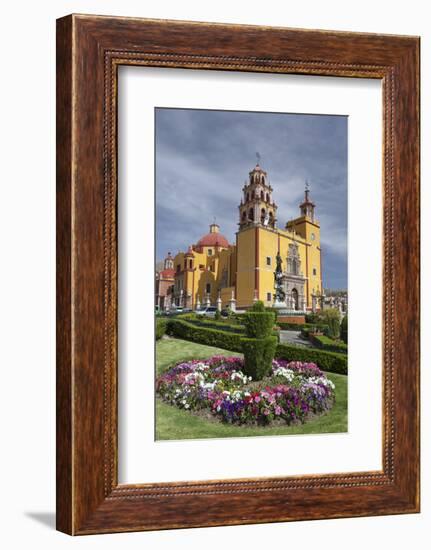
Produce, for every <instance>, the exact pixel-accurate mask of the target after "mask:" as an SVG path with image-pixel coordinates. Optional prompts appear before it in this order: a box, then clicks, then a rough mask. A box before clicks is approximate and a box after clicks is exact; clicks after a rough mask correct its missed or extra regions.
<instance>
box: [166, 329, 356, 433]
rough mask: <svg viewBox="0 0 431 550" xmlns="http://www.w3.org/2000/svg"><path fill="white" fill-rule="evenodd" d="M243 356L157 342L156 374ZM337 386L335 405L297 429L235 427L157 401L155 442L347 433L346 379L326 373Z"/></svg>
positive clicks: (174, 342)
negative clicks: (186, 363) (188, 362)
mask: <svg viewBox="0 0 431 550" xmlns="http://www.w3.org/2000/svg"><path fill="white" fill-rule="evenodd" d="M218 354H220V355H240V354H239V353H234V352H231V351H226V350H223V349H220V348H213V347H210V346H203V345H201V344H196V343H194V342H187V341H185V340H179V339H175V338H169V339H162V340H159V341H158V342H157V343H156V363H157V374H160V373H162V372H164V371H165V370H167V368H168V367H169V366H171V365H172V364H174V363H177V362H179V361H185V360H188V359H204V358H207V357H211V356H212V355H218ZM326 374H327V376H328V378H330V379H331V380H332V381H333V382H334V384H335V391H336V394H335V395H336V403H335V405H334V407H333V408H332V409H331V411H329V412H328V413H327V414H325V415H322V416H320V417H318V418H316V419H315V420H310V421H309V422H306V423H305V424H301V425H298V426H287V425H286V426H276V427H265V426H232V425H228V424H222V423H221V422H220V421H218V420H214V421H209V420H206V419H204V418H201V417H198V416H194V415H193V414H191V413H189V412H188V411H185V410H182V409H178V408H176V407H175V406H172V405H168V404H166V403H163V401H161V400H160V399H156V439H158V440H160V439H204V438H215V437H246V436H257V435H295V434H310V433H316V434H318V433H339V432H346V431H347V376H344V375H342V374H332V373H326Z"/></svg>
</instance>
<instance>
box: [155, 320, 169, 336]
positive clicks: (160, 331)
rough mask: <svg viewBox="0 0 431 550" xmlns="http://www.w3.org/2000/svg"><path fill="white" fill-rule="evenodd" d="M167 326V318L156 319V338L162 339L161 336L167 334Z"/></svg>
mask: <svg viewBox="0 0 431 550" xmlns="http://www.w3.org/2000/svg"><path fill="white" fill-rule="evenodd" d="M166 327H167V321H166V319H156V340H160V338H161V337H162V336H163V335H164V334H165V332H166Z"/></svg>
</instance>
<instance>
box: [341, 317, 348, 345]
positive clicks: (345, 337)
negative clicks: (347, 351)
mask: <svg viewBox="0 0 431 550" xmlns="http://www.w3.org/2000/svg"><path fill="white" fill-rule="evenodd" d="M347 324H348V321H347V315H345V316H344V317H343V320H342V321H341V327H340V338H341V340H343V342H344V343H345V344H347V340H348V326H347Z"/></svg>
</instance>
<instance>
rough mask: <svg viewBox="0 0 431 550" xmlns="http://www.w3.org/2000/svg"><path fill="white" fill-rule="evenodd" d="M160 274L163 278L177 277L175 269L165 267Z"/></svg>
mask: <svg viewBox="0 0 431 550" xmlns="http://www.w3.org/2000/svg"><path fill="white" fill-rule="evenodd" d="M159 276H160V277H162V278H163V279H173V278H174V277H175V270H174V269H163V270H162V271H160V273H159Z"/></svg>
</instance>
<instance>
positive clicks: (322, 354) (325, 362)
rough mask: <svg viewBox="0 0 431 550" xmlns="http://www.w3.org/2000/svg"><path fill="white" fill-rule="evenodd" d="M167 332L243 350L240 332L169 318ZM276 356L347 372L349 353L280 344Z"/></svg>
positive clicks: (210, 344) (211, 344)
mask: <svg viewBox="0 0 431 550" xmlns="http://www.w3.org/2000/svg"><path fill="white" fill-rule="evenodd" d="M167 333H168V334H171V335H173V336H176V337H177V338H182V339H183V340H189V341H192V342H197V343H198V344H205V345H207V346H215V347H219V348H222V349H226V350H230V351H238V352H241V351H242V344H241V340H242V339H243V338H242V337H241V335H240V334H234V333H229V332H227V331H222V330H214V329H209V328H204V327H197V326H195V325H192V324H191V323H189V322H187V321H181V320H180V319H169V321H168V326H167ZM275 357H276V358H279V359H286V360H287V361H308V362H312V363H316V365H317V366H318V367H319V368H320V369H322V370H325V371H328V372H335V373H338V374H347V355H346V354H342V353H334V352H331V351H323V350H318V349H310V348H301V347H297V346H289V345H287V344H278V346H277V349H276V352H275Z"/></svg>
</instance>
